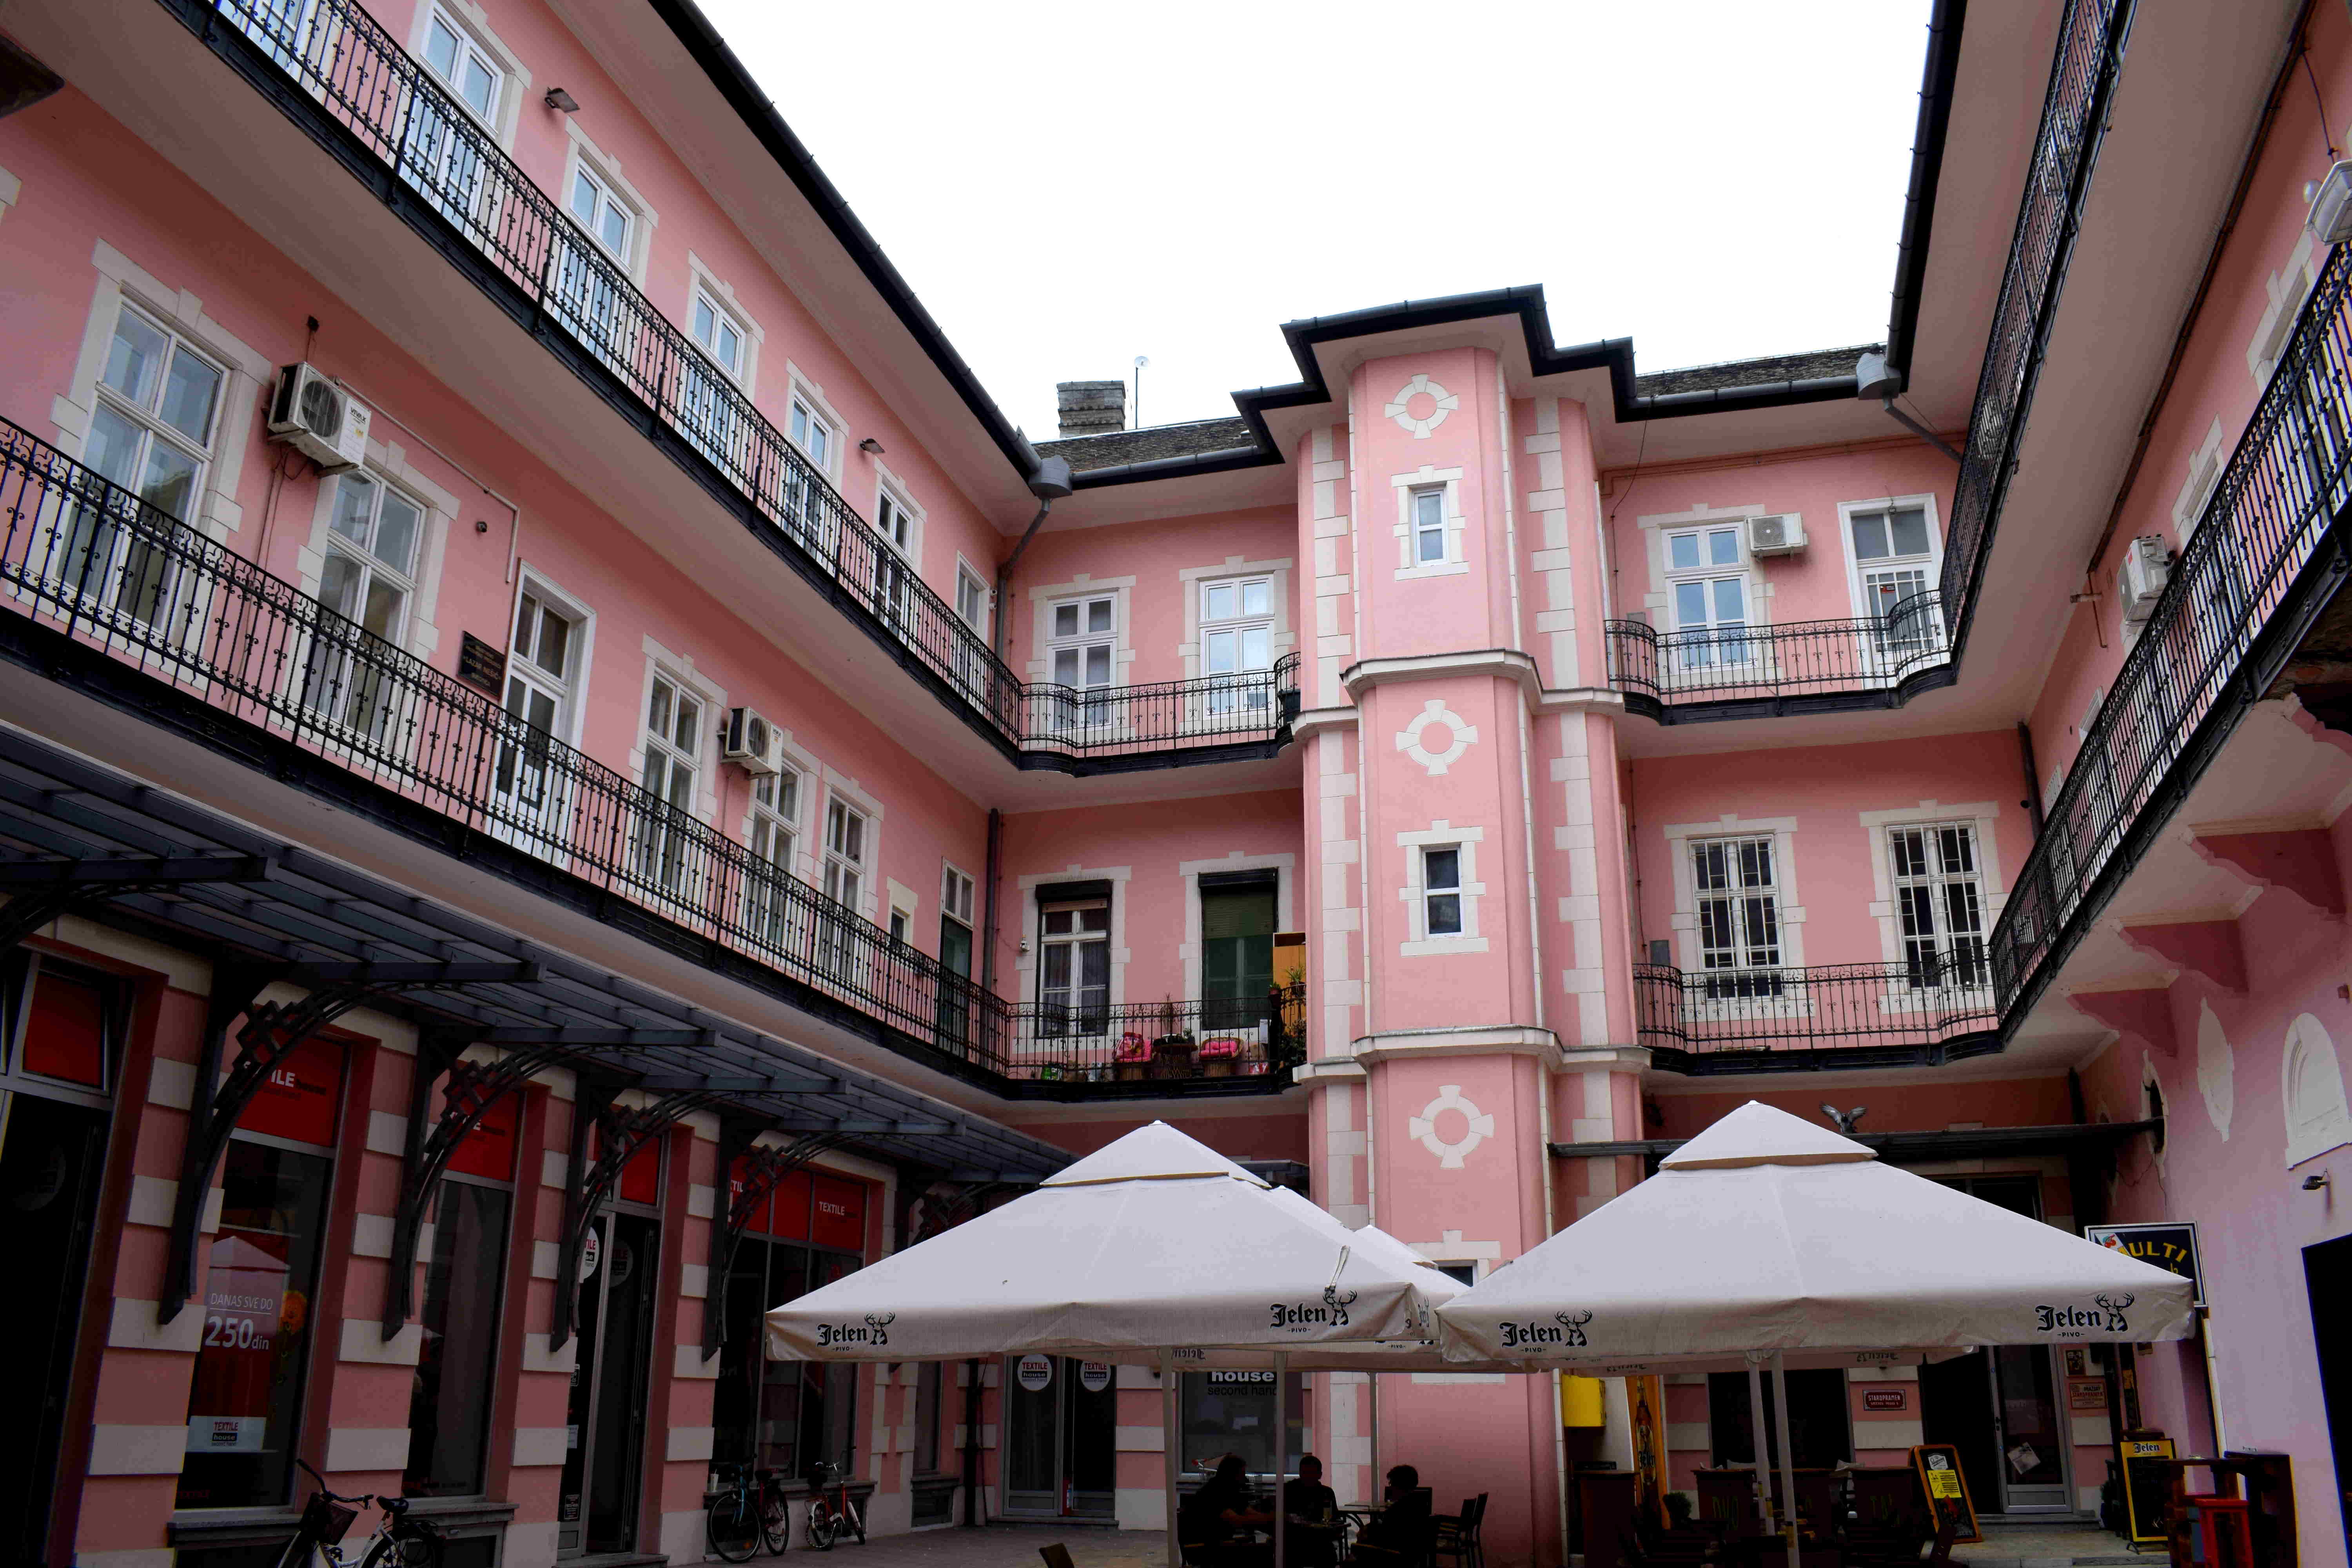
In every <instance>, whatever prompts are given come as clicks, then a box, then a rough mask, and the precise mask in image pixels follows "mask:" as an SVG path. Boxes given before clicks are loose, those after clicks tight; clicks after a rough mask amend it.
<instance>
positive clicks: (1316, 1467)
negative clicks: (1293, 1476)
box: [1282, 1454, 1339, 1568]
mask: <svg viewBox="0 0 2352 1568" xmlns="http://www.w3.org/2000/svg"><path fill="white" fill-rule="evenodd" d="M1282 1511H1283V1513H1284V1515H1285V1516H1286V1519H1287V1521H1288V1525H1287V1531H1286V1542H1285V1544H1286V1545H1287V1546H1288V1547H1289V1552H1288V1555H1289V1558H1290V1568H1331V1564H1332V1563H1337V1562H1338V1561H1339V1497H1338V1496H1337V1495H1336V1494H1335V1493H1334V1492H1333V1491H1332V1490H1331V1489H1330V1488H1329V1487H1327V1486H1325V1485H1324V1484H1323V1461H1322V1460H1320V1459H1318V1458H1316V1457H1315V1456H1314V1455H1312V1454H1302V1455H1301V1456H1299V1459H1298V1479H1297V1480H1294V1481H1291V1482H1289V1483H1288V1484H1286V1486H1284V1488H1283V1489H1282Z"/></svg>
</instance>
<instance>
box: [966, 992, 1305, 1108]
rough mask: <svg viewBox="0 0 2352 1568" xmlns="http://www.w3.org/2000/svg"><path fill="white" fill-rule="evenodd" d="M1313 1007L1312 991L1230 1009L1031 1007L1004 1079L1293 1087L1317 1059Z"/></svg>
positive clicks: (1010, 1041)
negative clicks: (1310, 1035) (1300, 1069)
mask: <svg viewBox="0 0 2352 1568" xmlns="http://www.w3.org/2000/svg"><path fill="white" fill-rule="evenodd" d="M1306 1005H1307V987H1306V984H1304V983H1303V982H1293V983H1292V984H1289V985H1284V986H1275V987H1273V988H1271V989H1269V990H1268V991H1266V992H1265V993H1264V994H1255V995H1250V996H1241V997H1234V998H1229V999H1225V1000H1207V1001H1186V1002H1177V1001H1165V1002H1127V1003H1121V1004H1119V1005H1117V1006H1113V1005H1109V1004H1108V1002H1093V1003H1089V1002H1087V1000H1085V999H1084V998H1082V997H1080V998H1073V999H1072V1000H1071V1001H1069V1002H1067V1003H1062V1004H1053V1003H1027V1004H1024V1005H1021V1006H1018V1007H1015V1008H1013V1009H1012V1010H1011V1013H1010V1016H1009V1018H1008V1031H1007V1035H1006V1037H1005V1042H1004V1047H1003V1062H1004V1070H1005V1072H1006V1073H1008V1074H1009V1075H1010V1076H1012V1077H1013V1078H1014V1079H1034V1080H1035V1081H1037V1082H1040V1083H1054V1082H1056V1081H1059V1082H1084V1083H1125V1084H1150V1083H1157V1082H1162V1081H1165V1080H1168V1079H1235V1080H1249V1079H1255V1080H1258V1081H1260V1082H1264V1081H1265V1079H1267V1078H1268V1077H1269V1075H1271V1076H1273V1077H1276V1078H1282V1079H1286V1078H1287V1077H1288V1074H1289V1071H1290V1069H1291V1068H1294V1067H1296V1066H1297V1064H1298V1063H1300V1062H1302V1061H1304V1060H1305V1059H1306V1058H1307V1034H1306V1025H1307V1015H1306ZM1136 1092H1139V1093H1149V1092H1150V1090H1149V1089H1141V1090H1137V1091H1136Z"/></svg>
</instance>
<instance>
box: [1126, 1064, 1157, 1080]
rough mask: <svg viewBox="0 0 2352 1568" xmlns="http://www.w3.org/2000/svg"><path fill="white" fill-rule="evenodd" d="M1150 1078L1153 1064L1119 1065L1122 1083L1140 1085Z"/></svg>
mask: <svg viewBox="0 0 2352 1568" xmlns="http://www.w3.org/2000/svg"><path fill="white" fill-rule="evenodd" d="M1150 1076H1151V1064H1150V1062H1121V1063H1119V1064H1118V1081H1119V1082H1121V1083H1139V1082H1141V1081H1142V1080H1143V1079H1148V1078H1150Z"/></svg>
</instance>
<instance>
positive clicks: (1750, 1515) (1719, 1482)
mask: <svg viewBox="0 0 2352 1568" xmlns="http://www.w3.org/2000/svg"><path fill="white" fill-rule="evenodd" d="M1904 1473H1905V1474H1906V1475H1908V1474H1909V1473H1910V1472H1909V1471H1907V1470H1906V1471H1905V1472H1904ZM1698 1527H1699V1528H1700V1529H1702V1530H1705V1531H1708V1532H1709V1533H1711V1534H1712V1535H1714V1536H1715V1537H1716V1538H1717V1540H1719V1541H1737V1540H1740V1539H1742V1538H1744V1537H1747V1536H1750V1535H1760V1534H1762V1533H1763V1532H1764V1521H1762V1520H1761V1519H1759V1518H1758V1517H1757V1513H1756V1472H1755V1471H1753V1470H1701V1471H1699V1472H1698Z"/></svg>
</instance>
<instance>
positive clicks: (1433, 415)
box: [1382, 374, 1462, 441]
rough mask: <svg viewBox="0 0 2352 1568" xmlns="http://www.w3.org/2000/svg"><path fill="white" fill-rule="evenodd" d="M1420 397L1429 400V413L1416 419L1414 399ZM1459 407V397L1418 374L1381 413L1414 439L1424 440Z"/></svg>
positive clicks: (1423, 375)
mask: <svg viewBox="0 0 2352 1568" xmlns="http://www.w3.org/2000/svg"><path fill="white" fill-rule="evenodd" d="M1421 397H1426V398H1428V399H1429V413H1428V415H1427V416H1417V415H1415V414H1414V413H1413V411H1412V404H1413V401H1414V399H1416V398H1421ZM1461 406H1462V400H1461V399H1460V398H1458V397H1456V396H1454V394H1452V393H1450V392H1448V391H1446V390H1445V388H1444V387H1442V386H1440V385H1438V384H1437V383H1435V382H1433V381H1432V380H1430V379H1429V377H1428V376H1427V375H1425V374H1417V375H1415V376H1414V377H1413V378H1412V380H1411V381H1408V382H1406V383H1405V384H1404V390H1403V391H1402V392H1400V393H1398V394H1397V395H1395V396H1394V397H1392V398H1391V399H1389V405H1388V407H1387V408H1385V409H1383V410H1382V412H1383V413H1385V414H1386V415H1387V416H1389V417H1390V418H1391V419H1393V420H1395V421H1396V422H1397V425H1398V426H1399V427H1400V428H1402V429H1403V430H1404V431H1406V432H1407V433H1409V434H1410V435H1411V436H1412V438H1413V439H1414V440H1416V441H1426V440H1428V439H1429V437H1430V435H1431V433H1432V432H1433V431H1434V430H1435V429H1436V428H1437V427H1438V426H1440V425H1443V424H1444V423H1445V416H1447V415H1449V414H1451V413H1453V412H1454V410H1455V409H1457V408H1459V407H1461Z"/></svg>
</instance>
